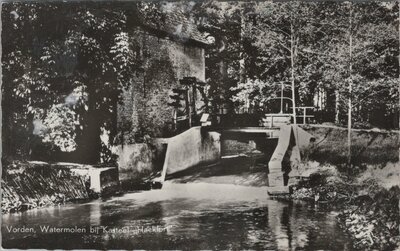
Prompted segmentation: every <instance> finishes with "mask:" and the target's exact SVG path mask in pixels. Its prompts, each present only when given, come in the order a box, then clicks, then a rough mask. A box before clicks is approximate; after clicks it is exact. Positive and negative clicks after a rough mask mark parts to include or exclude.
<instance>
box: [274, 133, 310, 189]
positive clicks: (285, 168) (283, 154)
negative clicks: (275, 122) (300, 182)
mask: <svg viewBox="0 0 400 251" xmlns="http://www.w3.org/2000/svg"><path fill="white" fill-rule="evenodd" d="M312 139H313V136H312V135H311V134H309V133H307V132H306V131H304V130H303V129H302V128H300V127H298V126H295V125H282V126H281V127H280V130H279V138H278V144H277V146H276V148H275V151H274V153H273V155H272V157H271V159H270V161H269V163H268V169H269V174H268V183H269V186H270V187H275V188H273V189H271V193H280V191H281V190H282V192H283V193H285V192H286V191H287V188H282V189H279V187H282V186H283V187H287V186H288V185H291V184H293V183H295V181H296V178H297V177H299V175H300V174H299V171H298V168H299V164H300V162H301V155H300V150H301V149H303V148H305V147H307V146H308V145H309V144H310V143H311V141H312Z"/></svg>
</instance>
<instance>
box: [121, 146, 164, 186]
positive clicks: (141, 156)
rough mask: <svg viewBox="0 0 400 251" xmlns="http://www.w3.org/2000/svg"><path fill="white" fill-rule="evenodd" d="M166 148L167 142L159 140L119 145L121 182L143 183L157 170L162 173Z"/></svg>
mask: <svg viewBox="0 0 400 251" xmlns="http://www.w3.org/2000/svg"><path fill="white" fill-rule="evenodd" d="M166 148H167V146H166V144H164V143H162V142H157V141H155V142H151V143H138V144H127V145H124V146H119V147H117V150H116V152H117V155H118V156H119V158H118V171H119V180H120V182H121V183H122V184H124V183H127V182H128V183H141V182H143V181H144V180H146V179H148V178H149V177H150V176H152V175H154V174H156V173H157V172H159V173H161V170H162V167H163V164H164V158H165V151H166Z"/></svg>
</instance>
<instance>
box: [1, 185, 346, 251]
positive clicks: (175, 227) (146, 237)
mask: <svg viewBox="0 0 400 251" xmlns="http://www.w3.org/2000/svg"><path fill="white" fill-rule="evenodd" d="M52 230H53V231H52ZM57 231H58V232H57ZM2 243H3V244H2V246H3V247H4V248H28V247H29V248H48V249H56V248H63V249H72V248H91V249H184V250H188V249H235V250H237V249H258V250H259V249H262V250H351V242H350V240H349V239H348V237H347V236H346V235H345V234H344V233H343V232H342V230H341V229H340V228H339V226H338V224H337V222H336V219H335V213H334V212H332V211H330V210H327V209H324V208H321V206H320V205H319V206H318V205H314V204H306V203H302V204H298V203H294V202H282V201H277V200H272V199H271V198H269V197H268V195H267V191H266V187H246V186H239V185H230V184H206V183H187V184H176V183H172V182H170V181H168V182H167V183H166V184H165V185H164V187H163V189H162V190H151V191H143V192H139V193H129V194H125V195H123V196H120V197H112V198H109V199H106V200H95V201H90V202H87V203H79V204H67V205H63V206H58V207H51V208H43V209H36V210H31V211H26V212H22V213H14V214H6V215H3V216H2Z"/></svg>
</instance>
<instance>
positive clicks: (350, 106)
mask: <svg viewBox="0 0 400 251" xmlns="http://www.w3.org/2000/svg"><path fill="white" fill-rule="evenodd" d="M352 14H353V8H352V4H351V3H350V17H349V21H350V32H349V33H350V34H349V56H350V57H349V60H350V63H349V101H348V117H347V145H348V150H347V151H348V152H347V154H348V164H349V165H351V116H352V115H351V110H352V100H351V95H352V91H353V90H352V89H353V76H352V74H353V73H352V70H353V62H352V60H353V58H352V57H353V48H352V47H353V34H352V29H353V27H352V26H353V22H352V21H353V20H352Z"/></svg>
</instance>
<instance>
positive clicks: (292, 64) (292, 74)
mask: <svg viewBox="0 0 400 251" xmlns="http://www.w3.org/2000/svg"><path fill="white" fill-rule="evenodd" d="M293 32H294V29H293V18H292V20H291V22H290V63H291V81H292V103H293V105H292V107H293V124H294V125H296V124H297V121H296V94H295V81H294V34H293Z"/></svg>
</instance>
